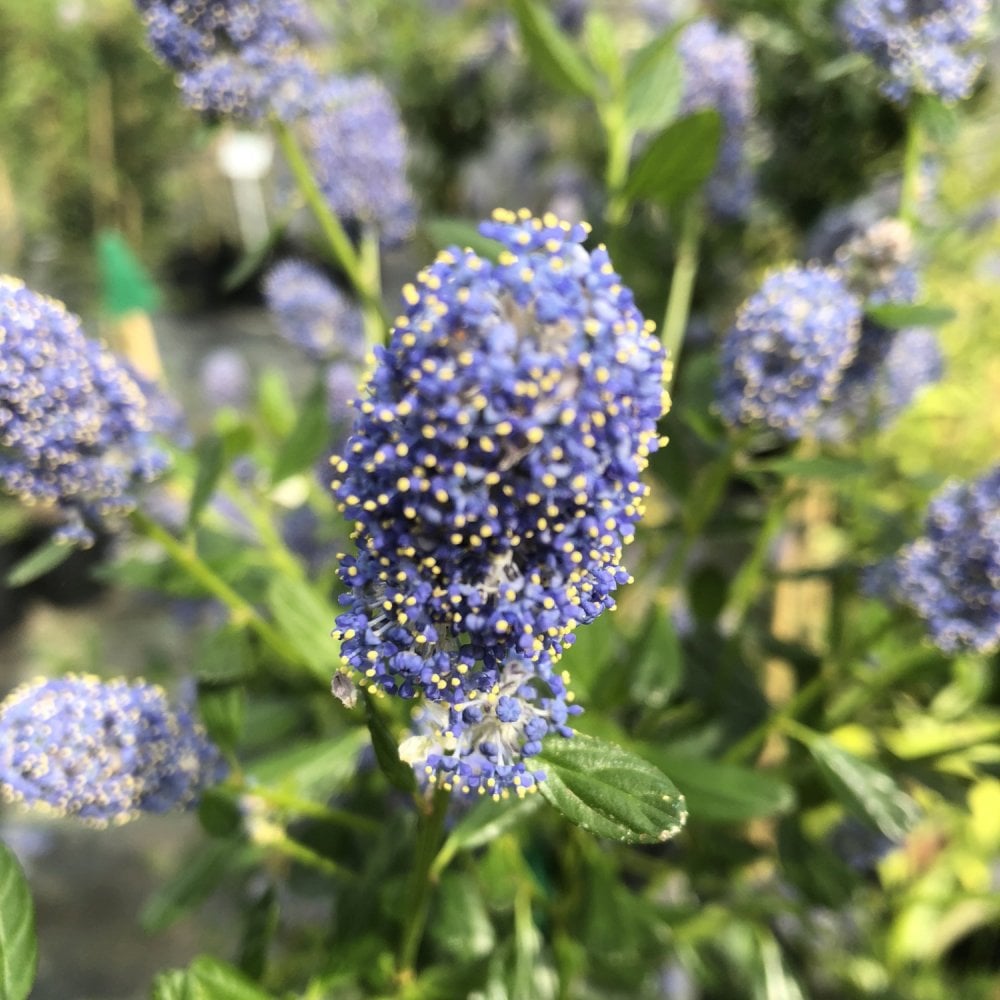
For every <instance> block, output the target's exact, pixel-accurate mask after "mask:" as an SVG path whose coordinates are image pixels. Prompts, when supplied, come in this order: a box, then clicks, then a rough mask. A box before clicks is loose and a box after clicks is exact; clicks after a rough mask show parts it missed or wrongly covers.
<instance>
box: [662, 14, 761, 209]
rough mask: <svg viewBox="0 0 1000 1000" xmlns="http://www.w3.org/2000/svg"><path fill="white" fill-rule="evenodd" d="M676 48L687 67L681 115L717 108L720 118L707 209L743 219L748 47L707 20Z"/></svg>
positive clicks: (749, 104) (749, 191)
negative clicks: (720, 135)
mask: <svg viewBox="0 0 1000 1000" xmlns="http://www.w3.org/2000/svg"><path fill="white" fill-rule="evenodd" d="M677 46H678V51H679V52H680V56H681V60H682V61H683V65H684V93H683V96H682V98H681V112H682V113H683V114H691V113H693V112H695V111H703V110H706V109H714V110H716V111H718V112H719V115H720V116H721V117H722V142H721V144H720V146H719V159H718V163H717V164H716V167H715V172H714V173H713V174H712V176H711V178H710V179H709V182H708V186H707V189H706V193H707V197H708V202H709V205H710V207H711V208H712V210H713V211H714V212H715V214H716V215H718V216H720V217H722V218H726V219H738V218H741V217H742V216H744V215H745V214H746V212H747V209H748V207H749V205H750V199H751V197H752V195H753V176H752V174H751V172H750V167H749V165H748V163H747V159H746V149H745V147H746V138H747V131H748V128H749V124H750V119H751V117H752V115H753V106H754V90H755V88H756V76H755V73H754V68H753V60H752V58H751V53H750V46H749V45H748V44H747V42H746V41H745V40H744V39H742V38H740V36H739V35H735V34H731V33H729V32H726V31H723V30H722V29H721V28H720V27H719V26H718V25H717V24H715V23H714V22H712V21H704V20H703V21H695V22H693V23H692V24H689V25H688V26H687V27H686V28H684V30H683V31H681V33H680V37H679V39H678V43H677Z"/></svg>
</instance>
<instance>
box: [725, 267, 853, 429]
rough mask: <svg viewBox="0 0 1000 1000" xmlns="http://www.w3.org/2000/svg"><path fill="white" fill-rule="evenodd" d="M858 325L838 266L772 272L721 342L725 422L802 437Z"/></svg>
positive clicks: (837, 375)
mask: <svg viewBox="0 0 1000 1000" xmlns="http://www.w3.org/2000/svg"><path fill="white" fill-rule="evenodd" d="M860 326H861V303H860V302H859V301H858V299H857V298H856V297H855V296H853V295H852V294H851V293H850V292H849V291H848V289H847V287H846V285H845V284H844V282H843V279H842V278H841V276H840V274H839V273H838V272H837V271H835V270H832V269H829V268H823V267H819V266H817V265H808V266H806V267H799V266H792V267H787V268H785V269H784V270H781V271H776V272H774V273H773V274H771V275H769V276H768V277H767V278H766V279H765V280H764V283H763V285H762V286H761V288H760V290H759V291H757V292H755V293H754V294H753V295H752V296H750V298H749V299H747V300H746V302H744V303H743V305H742V306H741V307H740V309H739V312H738V313H737V316H736V322H735V324H734V325H733V327H732V328H731V329H730V330H729V332H728V334H727V335H726V338H725V341H724V342H723V345H722V375H721V378H720V382H719V388H718V403H719V409H720V411H721V413H722V417H723V419H724V420H725V421H726V422H727V423H729V424H732V425H739V424H743V425H748V426H764V427H769V428H771V429H773V430H775V431H778V432H779V433H781V434H782V435H783V436H784V437H787V438H798V437H801V436H802V434H803V433H804V432H805V431H806V430H807V429H808V428H809V426H810V424H811V423H812V421H813V420H814V418H815V417H816V416H817V414H818V413H819V412H820V410H821V408H822V406H823V405H824V403H826V402H828V401H829V400H830V399H831V398H832V396H833V394H834V392H835V391H836V389H837V386H838V384H839V382H840V379H841V377H842V375H843V373H844V370H845V369H846V368H847V366H848V365H849V364H850V362H851V359H852V358H853V357H854V354H855V351H856V350H857V344H858V336H859V331H860Z"/></svg>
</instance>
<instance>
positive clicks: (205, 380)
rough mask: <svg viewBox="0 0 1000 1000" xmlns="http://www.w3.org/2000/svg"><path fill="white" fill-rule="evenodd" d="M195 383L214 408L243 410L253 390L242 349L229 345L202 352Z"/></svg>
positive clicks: (251, 379) (248, 367) (251, 377)
mask: <svg viewBox="0 0 1000 1000" xmlns="http://www.w3.org/2000/svg"><path fill="white" fill-rule="evenodd" d="M198 382H199V385H200V387H201V393H202V396H203V397H204V399H206V400H207V401H208V403H209V404H210V405H211V406H212V408H213V409H218V408H220V407H224V406H230V407H232V408H233V409H236V410H242V409H243V408H245V407H246V405H247V403H248V401H249V399H250V393H251V391H252V389H253V376H252V375H251V372H250V365H249V364H248V363H247V359H246V358H245V357H244V355H243V354H242V352H240V351H238V350H236V349H235V348H232V347H219V348H216V349H215V350H214V351H212V352H211V353H209V354H207V355H205V358H204V359H203V360H202V362H201V368H200V370H199V372H198Z"/></svg>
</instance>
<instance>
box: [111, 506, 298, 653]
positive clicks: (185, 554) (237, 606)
mask: <svg viewBox="0 0 1000 1000" xmlns="http://www.w3.org/2000/svg"><path fill="white" fill-rule="evenodd" d="M130 520H131V523H132V526H133V527H134V528H135V529H136V531H138V532H139V533H140V534H141V535H144V536H145V537H146V538H148V539H150V540H151V541H154V542H156V543H157V544H158V545H159V546H160V548H162V549H163V551H164V552H165V553H166V554H167V555H168V556H169V557H170V559H171V560H172V561H173V562H174V564H175V565H176V566H177V567H178V568H180V569H182V570H183V571H184V572H185V573H186V574H187V575H188V576H189V577H190V578H191V579H192V580H194V581H195V582H196V583H198V584H200V585H201V587H202V588H204V590H206V591H207V592H208V593H209V594H210V595H211V596H212V597H214V598H215V599H216V600H218V601H221V602H222V604H224V605H225V606H226V608H227V609H228V610H229V621H230V623H231V624H233V625H235V626H236V627H237V628H249V629H251V630H252V631H253V632H255V633H256V634H257V635H258V636H259V637H260V638H261V640H263V642H265V643H266V644H267V645H268V646H270V648H271V649H272V651H273V652H275V653H277V655H278V656H280V657H281V658H282V659H283V660H285V661H287V662H288V663H291V664H294V665H295V666H301V665H302V660H301V657H300V656H299V655H298V654H297V653H296V652H295V650H294V649H293V648H292V647H291V646H290V645H289V644H288V642H287V641H286V640H285V637H284V636H283V635H282V634H281V633H280V632H279V631H278V630H277V629H275V628H274V626H272V625H271V624H270V623H269V622H268V621H266V620H265V619H264V618H263V617H262V616H261V615H260V613H259V612H258V611H257V609H256V608H255V607H254V606H253V605H252V604H251V603H250V602H249V601H248V600H246V598H244V597H242V596H241V595H240V594H238V593H237V592H236V591H235V590H233V588H232V587H230V586H229V584H228V583H226V581H225V580H223V579H222V577H220V576H219V575H218V574H217V573H216V572H215V570H213V569H212V568H211V566H209V565H208V564H207V563H205V562H204V561H203V560H202V558H201V556H199V555H198V551H197V549H195V547H194V545H192V544H190V543H187V542H182V541H180V539H178V538H174V536H173V535H171V534H170V532H169V531H167V530H166V529H165V528H163V527H161V526H160V525H159V524H157V523H156V522H155V521H153V520H151V519H150V518H148V517H146V515H145V514H142V513H141V512H139V511H133V512H132V514H131V517H130Z"/></svg>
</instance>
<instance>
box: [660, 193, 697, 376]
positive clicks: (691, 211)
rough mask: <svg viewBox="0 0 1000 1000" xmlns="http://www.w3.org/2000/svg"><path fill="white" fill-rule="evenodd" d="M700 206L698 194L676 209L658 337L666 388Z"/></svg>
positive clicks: (692, 266)
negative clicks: (674, 236)
mask: <svg viewBox="0 0 1000 1000" xmlns="http://www.w3.org/2000/svg"><path fill="white" fill-rule="evenodd" d="M701 209H702V206H701V199H700V198H688V200H687V201H686V202H685V203H684V205H682V206H681V209H680V235H679V237H678V240H677V259H676V261H675V262H674V273H673V276H672V277H671V279H670V296H669V298H668V299H667V308H666V311H665V313H664V315H663V329H662V331H661V334H660V336H661V338H662V340H663V346H664V347H665V348H666V349H667V356H668V358H669V359H670V375H669V377H668V378H667V380H666V381H667V388H668V389H669V388H670V385H671V382H672V381H673V376H674V373H675V372H676V370H677V362H678V360H679V359H680V353H681V343H682V341H683V340H684V331H685V329H686V328H687V322H688V314H689V313H690V312H691V294H692V292H693V291H694V279H695V277H696V276H697V274H698V244H699V243H700V242H701V229H702V211H701Z"/></svg>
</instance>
